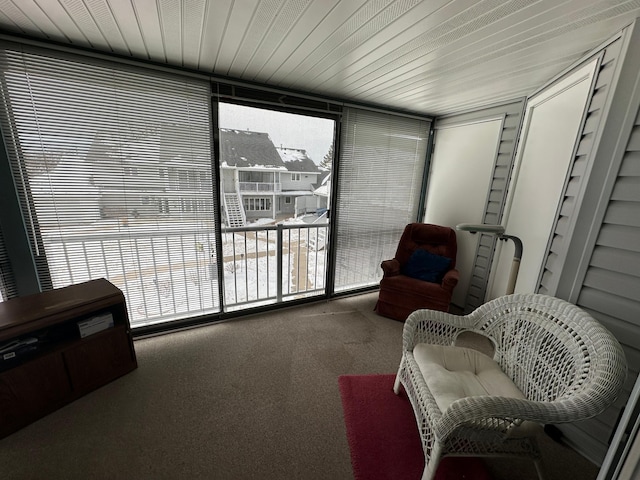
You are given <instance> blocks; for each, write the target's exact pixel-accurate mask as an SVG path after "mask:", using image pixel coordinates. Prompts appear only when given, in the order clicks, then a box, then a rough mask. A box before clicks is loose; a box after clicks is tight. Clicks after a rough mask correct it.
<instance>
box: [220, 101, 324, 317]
mask: <svg viewBox="0 0 640 480" xmlns="http://www.w3.org/2000/svg"><path fill="white" fill-rule="evenodd" d="M218 111H219V138H220V192H221V207H222V245H223V253H222V257H221V258H222V262H223V268H222V271H223V279H224V306H225V310H238V309H241V308H248V307H253V306H258V305H264V304H269V303H279V302H283V301H287V300H295V299H301V298H308V297H312V296H318V295H324V294H325V292H326V290H325V289H326V276H327V258H328V257H327V252H328V246H329V244H328V238H329V223H328V216H329V213H328V212H329V209H330V206H331V199H330V192H331V191H330V188H329V186H330V182H331V165H332V163H333V162H332V160H333V153H332V152H333V139H334V130H335V120H333V119H330V118H321V117H317V116H310V115H299V114H292V113H285V112H281V111H275V110H268V109H264V108H255V107H248V106H243V105H236V104H232V103H224V102H222V103H220V104H218Z"/></svg>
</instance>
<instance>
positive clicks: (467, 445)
mask: <svg viewBox="0 0 640 480" xmlns="http://www.w3.org/2000/svg"><path fill="white" fill-rule="evenodd" d="M465 331H471V332H476V333H479V334H481V335H484V336H486V337H488V338H489V339H490V340H491V342H492V343H493V346H494V349H495V354H494V357H493V360H495V362H497V364H498V365H499V367H500V369H499V370H502V372H504V373H505V374H506V376H507V377H508V378H509V379H510V380H511V382H513V384H515V386H516V387H517V388H518V389H519V390H520V392H522V394H523V397H522V398H513V397H508V396H492V395H481V396H466V397H462V398H459V399H458V400H455V401H453V403H451V404H450V405H449V406H448V407H446V408H445V409H444V411H441V409H440V408H439V407H438V402H437V401H436V400H437V399H436V398H434V394H433V393H432V391H430V389H429V388H428V387H427V380H425V376H424V375H423V373H422V371H421V370H420V367H419V365H418V363H417V361H416V358H415V356H414V348H415V347H416V345H418V344H421V343H425V344H431V345H442V346H447V347H450V346H452V345H454V343H455V341H456V339H457V337H458V335H459V334H460V333H462V332H465ZM421 348H425V347H424V346H423V347H421ZM427 348H435V349H440V347H427ZM458 348H459V347H458ZM445 350H447V351H449V352H453V351H455V350H456V348H454V349H445ZM458 351H459V350H458ZM485 359H486V358H485ZM487 361H488V362H490V363H492V364H493V362H491V361H490V360H487ZM445 370H446V368H444V367H443V371H445ZM626 371H627V364H626V360H625V357H624V353H623V351H622V348H621V346H620V344H619V343H618V342H617V340H616V339H615V338H614V337H613V335H611V333H609V331H607V330H606V329H605V328H604V327H602V325H600V324H599V323H598V322H597V321H596V320H594V319H593V318H592V317H591V316H590V315H588V314H587V313H586V312H584V311H583V310H581V309H579V308H578V307H576V306H575V305H572V304H570V303H568V302H565V301H563V300H560V299H557V298H553V297H549V296H545V295H539V294H516V295H508V296H504V297H501V298H497V299H495V300H492V301H490V302H488V303H486V304H485V305H483V306H481V307H479V308H478V309H476V310H475V311H474V312H473V313H471V314H469V315H466V316H455V315H451V314H448V313H445V312H440V311H435V310H418V311H416V312H414V313H412V314H411V315H410V316H409V318H408V319H407V321H406V323H405V326H404V332H403V353H402V360H401V362H400V368H399V370H398V375H397V377H396V382H395V385H394V391H395V392H396V394H397V393H398V392H399V388H400V384H402V385H403V386H404V389H405V391H406V392H407V395H408V397H409V399H410V401H411V405H412V407H413V410H414V413H415V416H416V421H417V424H418V430H419V431H420V437H421V440H422V447H423V451H424V456H425V469H424V473H423V476H422V478H423V480H428V479H431V478H433V476H434V475H435V472H436V469H437V467H438V463H439V461H440V459H441V458H442V457H443V456H448V455H458V456H501V455H516V456H522V457H528V458H532V459H533V461H534V462H535V465H536V468H537V471H538V475H539V477H540V478H543V476H544V474H543V468H542V463H541V456H540V451H539V449H538V446H537V443H536V440H535V435H534V434H532V432H531V430H527V429H526V428H524V427H525V426H526V425H534V423H532V422H535V424H538V425H541V424H557V423H566V422H576V421H579V420H584V419H587V418H590V417H593V416H595V415H598V414H599V413H601V412H602V411H603V410H604V409H605V408H607V407H608V406H609V405H610V404H611V403H612V402H613V401H614V400H615V399H616V397H617V395H618V394H619V392H620V390H621V388H622V385H623V383H624V380H625V377H626ZM445 373H446V372H445ZM426 375H427V376H429V375H430V374H429V373H428V372H427V374H426ZM500 375H501V374H500ZM507 381H509V380H507ZM523 422H525V423H524V424H523ZM538 431H539V427H538ZM518 432H519V433H518Z"/></svg>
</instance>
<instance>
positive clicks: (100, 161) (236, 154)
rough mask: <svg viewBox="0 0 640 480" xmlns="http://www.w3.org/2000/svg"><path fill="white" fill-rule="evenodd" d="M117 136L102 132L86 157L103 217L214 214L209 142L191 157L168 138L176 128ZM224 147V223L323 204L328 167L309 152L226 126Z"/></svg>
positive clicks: (296, 212) (311, 209)
mask: <svg viewBox="0 0 640 480" xmlns="http://www.w3.org/2000/svg"><path fill="white" fill-rule="evenodd" d="M118 135H119V136H120V140H119V141H116V138H117V135H116V134H111V133H104V132H100V133H98V134H97V135H96V136H95V139H94V141H93V143H92V144H91V146H90V147H89V150H88V152H87V156H86V164H87V165H88V166H89V171H90V172H91V173H90V176H89V179H88V181H89V183H91V185H93V186H95V187H96V190H97V191H98V192H99V200H98V205H99V209H100V215H101V217H102V218H127V217H133V218H137V217H140V216H144V217H149V216H171V217H177V218H185V217H189V216H194V215H202V214H203V213H204V214H211V215H213V200H212V198H211V194H210V192H211V181H212V180H211V157H210V154H209V152H208V150H207V148H208V146H200V148H199V149H198V148H196V149H195V151H193V150H191V151H189V152H188V153H189V154H188V155H186V154H185V152H183V151H182V150H178V149H176V148H175V147H174V145H173V144H172V143H171V142H168V141H167V139H168V138H172V137H175V136H176V131H175V127H174V126H171V125H163V126H161V127H157V128H147V129H139V130H137V131H134V130H133V129H132V131H131V132H130V133H129V135H128V138H127V141H126V142H122V140H121V138H122V134H121V133H120V134H118ZM199 150H201V151H199ZM220 151H221V162H220V163H221V174H220V179H221V185H220V188H221V191H222V192H223V195H222V201H223V203H222V209H223V218H224V222H225V224H226V225H227V226H233V227H236V226H244V225H245V223H246V220H247V219H249V220H254V219H258V218H271V219H275V218H276V215H279V214H283V213H284V214H291V215H299V214H302V213H307V212H315V211H316V210H318V209H319V208H326V202H325V201H322V200H321V199H320V197H318V196H317V195H314V190H316V188H317V187H318V186H320V182H321V180H322V179H323V178H324V176H325V175H326V172H323V171H321V170H320V169H319V168H318V166H317V165H316V164H315V163H314V162H313V161H312V160H311V159H310V158H309V157H308V156H307V153H306V151H305V150H302V149H294V148H282V147H281V148H276V147H275V146H274V145H273V142H272V141H271V139H270V138H269V135H268V134H267V133H261V132H252V131H241V130H228V129H221V130H220ZM158 159H160V161H159V162H158ZM158 165H159V166H158ZM114 178H119V179H123V180H121V181H119V182H114V181H113V179H114Z"/></svg>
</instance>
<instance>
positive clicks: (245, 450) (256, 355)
mask: <svg viewBox="0 0 640 480" xmlns="http://www.w3.org/2000/svg"><path fill="white" fill-rule="evenodd" d="M375 300H376V294H368V295H362V296H358V297H350V298H343V299H340V300H337V301H331V302H322V303H317V304H314V305H310V306H305V307H299V308H291V309H287V310H283V311H280V312H273V313H269V314H264V315H260V316H255V317H251V318H248V319H244V320H235V321H230V322H227V323H221V324H217V325H211V326H206V327H200V328H197V329H193V330H188V331H183V332H178V333H173V334H167V335H163V336H159V337H154V338H148V339H142V340H137V341H136V342H135V346H136V352H137V355H138V363H139V368H138V369H137V370H136V371H134V372H132V373H130V374H129V375H127V376H125V377H122V378H120V379H118V380H117V381H115V382H113V383H110V384H109V385H106V386H105V387H102V388H101V389H99V390H97V391H95V392H93V393H92V394H90V395H88V396H86V397H83V398H81V399H79V400H78V401H76V402H74V403H72V404H70V405H68V406H66V407H64V408H62V409H61V410H58V411H57V412H54V413H53V414H51V415H49V416H47V417H45V418H43V419H42V420H40V421H38V422H36V423H34V424H32V425H30V426H28V427H26V428H24V429H22V430H20V431H18V432H16V433H15V434H13V435H11V436H9V437H7V438H5V439H3V440H0V473H1V474H2V478H3V479H87V478H91V479H113V478H121V479H183V478H184V479H187V478H188V479H192V478H203V479H267V480H269V479H310V480H311V479H350V478H352V473H351V465H350V461H349V450H348V445H347V440H346V436H345V429H344V422H343V418H342V408H341V403H340V394H339V391H338V382H337V379H338V376H339V375H342V374H365V373H393V372H395V370H396V368H397V363H398V361H399V359H400V347H401V333H402V324H401V323H398V322H395V321H393V320H389V319H386V318H383V317H379V316H377V315H376V314H375V313H374V312H373V306H374V304H375ZM543 448H544V453H545V462H546V465H547V469H548V473H549V475H548V476H549V479H550V480H554V479H558V480H560V479H562V480H566V479H573V478H576V479H577V478H579V479H586V480H588V479H595V477H596V475H597V467H595V466H594V465H592V464H590V463H589V462H587V461H585V460H584V459H583V458H582V457H580V456H579V455H577V454H576V453H575V452H573V451H571V450H570V449H568V448H566V447H562V446H559V445H557V444H555V443H553V442H551V441H550V440H544V442H543ZM488 465H489V468H490V469H491V470H492V472H493V473H494V477H495V478H496V480H501V479H505V480H506V479H522V480H527V479H529V478H536V477H535V469H534V468H533V465H532V464H530V462H527V461H519V460H515V461H514V460H508V459H491V460H490V461H489V462H488Z"/></svg>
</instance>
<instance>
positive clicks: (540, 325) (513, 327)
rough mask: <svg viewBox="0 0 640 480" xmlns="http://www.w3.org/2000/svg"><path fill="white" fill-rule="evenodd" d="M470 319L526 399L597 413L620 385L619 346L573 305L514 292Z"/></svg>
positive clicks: (622, 359) (623, 370) (621, 360)
mask: <svg viewBox="0 0 640 480" xmlns="http://www.w3.org/2000/svg"><path fill="white" fill-rule="evenodd" d="M472 316H473V317H474V318H475V321H476V324H475V326H476V329H477V331H479V332H482V333H483V334H484V335H486V336H487V337H489V338H490V339H491V340H492V341H493V342H494V346H495V355H494V358H495V360H496V361H497V362H498V363H499V364H500V366H501V368H502V369H503V371H504V372H505V373H506V374H507V375H508V376H509V377H510V378H511V379H512V380H513V381H514V383H515V384H516V385H517V386H518V388H520V390H521V391H522V392H523V393H524V394H525V396H526V397H527V398H528V399H529V400H533V401H543V402H545V401H570V402H571V403H576V404H581V403H582V402H586V405H583V406H582V407H584V408H586V409H587V410H593V412H596V411H598V412H599V411H601V410H602V409H603V408H605V407H606V406H607V405H609V404H610V403H611V402H613V401H614V400H615V398H611V396H612V395H617V394H618V392H619V390H620V387H621V386H622V384H623V383H624V380H625V377H626V360H625V357H624V353H623V351H622V347H621V346H620V344H619V342H618V341H617V340H616V339H615V338H614V337H613V335H612V334H611V333H610V332H609V331H608V330H606V329H605V328H604V327H603V326H602V325H601V324H600V323H598V322H597V321H596V320H595V319H594V318H593V317H591V316H590V315H589V314H587V313H586V312H585V311H583V310H581V309H580V308H578V307H576V306H575V305H573V304H570V303H568V302H565V301H563V300H560V299H558V298H554V297H549V296H546V295H539V294H515V295H508V296H504V297H501V298H498V299H495V300H492V301H490V302H488V303H486V304H485V305H483V306H481V307H479V308H478V309H477V310H476V311H475V312H474V313H473V314H472ZM621 365H623V366H624V367H623V368H620V366H621ZM584 413H585V414H587V416H588V415H589V413H588V412H584Z"/></svg>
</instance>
